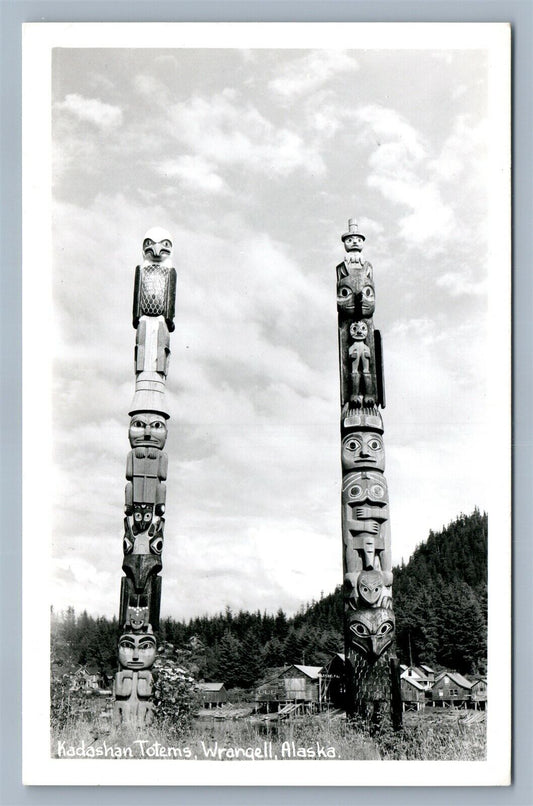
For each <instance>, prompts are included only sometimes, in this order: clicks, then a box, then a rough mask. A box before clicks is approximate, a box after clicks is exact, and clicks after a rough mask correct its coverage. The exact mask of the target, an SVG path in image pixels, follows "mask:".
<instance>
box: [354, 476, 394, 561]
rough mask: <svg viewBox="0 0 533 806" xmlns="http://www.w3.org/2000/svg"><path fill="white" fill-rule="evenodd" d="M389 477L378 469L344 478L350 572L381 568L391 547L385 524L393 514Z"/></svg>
mask: <svg viewBox="0 0 533 806" xmlns="http://www.w3.org/2000/svg"><path fill="white" fill-rule="evenodd" d="M387 502H388V493H387V482H386V481H385V477H384V476H383V475H382V474H381V473H379V472H376V471H363V472H354V473H348V474H347V475H346V476H345V477H344V479H343V489H342V503H343V518H342V528H343V533H344V545H345V547H346V551H345V568H346V571H347V572H354V571H355V572H359V571H363V570H368V571H371V570H378V571H379V570H381V567H382V566H381V562H380V555H381V554H382V552H383V551H384V550H385V549H387V546H386V541H385V532H384V529H383V525H384V524H385V523H386V521H387V520H388V517H389V512H388V506H387Z"/></svg>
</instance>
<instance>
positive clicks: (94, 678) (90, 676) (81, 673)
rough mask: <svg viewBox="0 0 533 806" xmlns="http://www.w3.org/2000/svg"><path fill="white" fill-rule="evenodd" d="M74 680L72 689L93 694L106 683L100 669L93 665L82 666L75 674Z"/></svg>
mask: <svg viewBox="0 0 533 806" xmlns="http://www.w3.org/2000/svg"><path fill="white" fill-rule="evenodd" d="M73 678H74V680H73V683H72V687H71V688H72V689H74V688H77V689H79V688H81V689H84V690H85V691H93V692H98V691H99V690H100V689H101V688H103V686H104V685H105V682H106V681H105V680H104V678H103V675H102V674H101V673H100V671H99V669H98V667H97V666H93V665H86V666H80V667H79V668H78V669H76V671H75V672H74V675H73Z"/></svg>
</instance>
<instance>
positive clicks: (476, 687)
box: [470, 677, 487, 711]
mask: <svg viewBox="0 0 533 806" xmlns="http://www.w3.org/2000/svg"><path fill="white" fill-rule="evenodd" d="M471 683H472V688H471V689H470V699H471V702H472V705H473V707H474V708H475V709H476V710H480V711H484V710H485V709H486V707H487V681H486V679H485V678H484V677H478V678H475V679H474V680H472V679H471Z"/></svg>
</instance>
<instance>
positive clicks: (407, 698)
mask: <svg viewBox="0 0 533 806" xmlns="http://www.w3.org/2000/svg"><path fill="white" fill-rule="evenodd" d="M400 688H401V692H402V710H403V711H422V710H423V709H424V708H425V707H426V698H427V697H426V692H427V687H426V685H425V684H424V683H421V682H420V680H417V679H416V678H415V677H409V675H407V676H406V677H404V676H403V674H402V675H400Z"/></svg>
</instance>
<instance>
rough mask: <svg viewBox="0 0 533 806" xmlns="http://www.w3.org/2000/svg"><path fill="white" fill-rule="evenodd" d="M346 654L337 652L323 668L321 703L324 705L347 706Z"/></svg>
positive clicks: (320, 682)
mask: <svg viewBox="0 0 533 806" xmlns="http://www.w3.org/2000/svg"><path fill="white" fill-rule="evenodd" d="M345 664H346V661H345V656H344V653H342V652H336V653H335V654H334V655H333V657H332V658H331V660H329V661H328V662H327V663H326V665H325V666H324V667H323V668H322V672H321V675H320V681H319V685H320V692H319V693H320V698H319V699H320V703H321V705H322V706H324V705H326V706H329V705H331V706H333V707H334V708H345V706H346V702H345V696H346V671H345Z"/></svg>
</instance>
